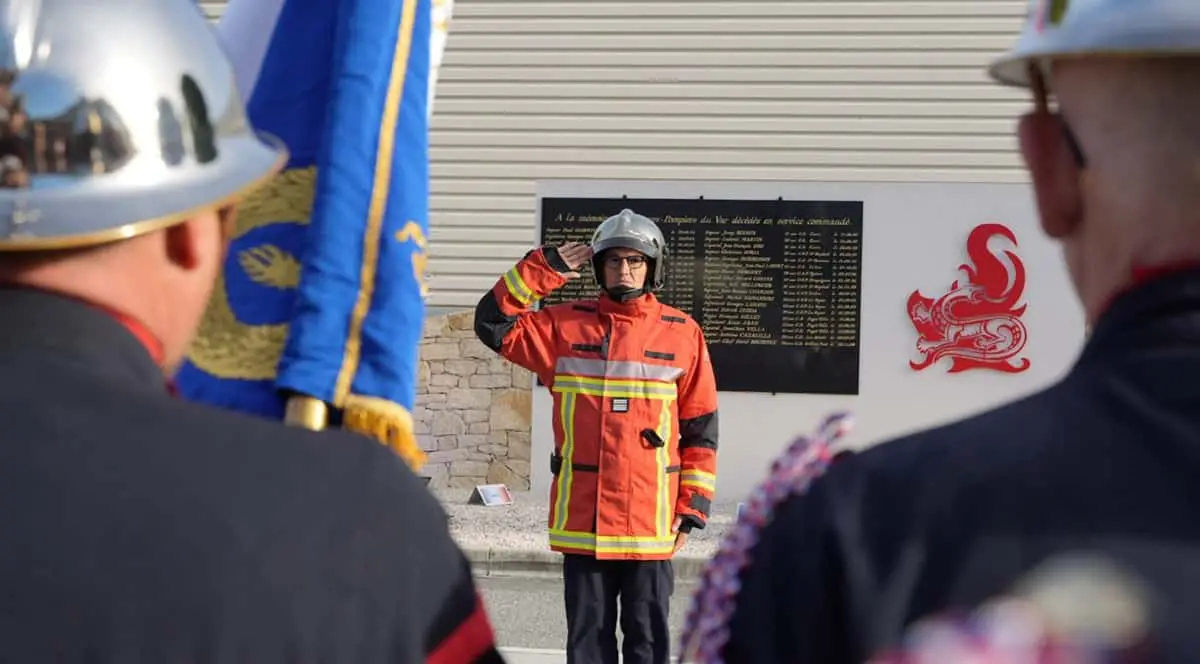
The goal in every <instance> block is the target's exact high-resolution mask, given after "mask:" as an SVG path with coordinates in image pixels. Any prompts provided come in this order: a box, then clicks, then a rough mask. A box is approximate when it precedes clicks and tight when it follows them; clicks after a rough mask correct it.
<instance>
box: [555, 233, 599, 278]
mask: <svg viewBox="0 0 1200 664" xmlns="http://www.w3.org/2000/svg"><path fill="white" fill-rule="evenodd" d="M558 257H559V258H561V259H562V260H563V262H564V263H566V265H567V271H566V272H563V273H562V276H564V277H566V278H567V279H577V278H579V268H581V267H583V266H584V265H587V262H588V259H590V258H591V257H592V248H591V247H589V246H588V245H586V244H584V243H582V242H567V243H564V244H562V245H559V247H558Z"/></svg>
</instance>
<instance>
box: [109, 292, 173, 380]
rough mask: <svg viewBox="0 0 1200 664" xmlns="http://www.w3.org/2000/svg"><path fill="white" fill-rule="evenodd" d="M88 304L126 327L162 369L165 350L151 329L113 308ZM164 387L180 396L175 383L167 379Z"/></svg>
mask: <svg viewBox="0 0 1200 664" xmlns="http://www.w3.org/2000/svg"><path fill="white" fill-rule="evenodd" d="M87 304H88V305H90V306H92V307H94V308H96V309H99V310H100V311H103V312H104V313H106V314H108V315H109V316H111V317H112V318H113V319H114V320H116V321H117V322H118V323H120V324H121V325H122V326H124V327H125V329H126V330H128V331H129V333H130V334H132V335H133V336H134V337H136V338H137V340H138V341H139V342H141V344H142V346H143V347H144V348H145V349H146V352H147V353H150V357H151V358H152V359H153V360H154V363H155V364H157V365H158V366H160V367H161V366H163V364H164V361H165V356H166V353H165V351H164V350H163V344H162V341H161V340H160V339H159V338H158V337H157V336H155V334H154V333H153V332H151V331H150V328H148V327H146V326H145V325H144V324H142V322H141V321H139V320H138V319H136V318H134V317H133V316H130V315H129V314H126V313H124V312H121V311H117V310H116V309H113V308H112V307H106V306H104V305H101V304H96V303H95V302H88V303H87ZM164 385H165V386H166V388H167V393H168V394H170V395H171V396H173V397H174V396H179V391H178V390H177V389H176V387H175V381H173V380H171V379H169V378H166V379H164Z"/></svg>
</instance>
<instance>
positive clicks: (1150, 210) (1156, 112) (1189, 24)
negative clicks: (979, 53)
mask: <svg viewBox="0 0 1200 664" xmlns="http://www.w3.org/2000/svg"><path fill="white" fill-rule="evenodd" d="M989 72H990V74H991V76H992V77H993V78H994V79H996V80H997V81H999V82H1001V83H1004V84H1006V85H1013V86H1018V87H1023V88H1027V89H1028V90H1029V91H1030V92H1031V93H1032V97H1033V99H1034V101H1035V105H1034V110H1033V111H1032V112H1030V113H1028V114H1026V115H1025V116H1023V117H1022V118H1021V123H1020V129H1019V137H1020V143H1021V154H1022V156H1023V157H1024V158H1025V163H1026V165H1027V166H1028V169H1029V172H1030V176H1031V179H1032V181H1033V188H1034V193H1035V196H1036V200H1037V205H1038V212H1039V216H1040V217H1041V222H1042V227H1043V229H1044V230H1045V231H1046V233H1047V235H1049V236H1050V237H1052V238H1054V239H1056V240H1058V241H1059V242H1060V243H1061V244H1062V246H1063V250H1064V254H1065V255H1066V259H1067V265H1068V268H1069V270H1070V273H1071V277H1072V279H1073V281H1074V282H1075V286H1076V289H1077V290H1078V292H1079V295H1080V299H1081V300H1082V302H1083V305H1084V308H1085V309H1086V310H1087V313H1088V317H1089V321H1093V322H1094V321H1095V319H1096V317H1097V316H1098V315H1099V313H1100V312H1101V311H1103V309H1105V308H1106V306H1107V303H1108V302H1109V301H1110V300H1111V298H1112V297H1113V296H1114V295H1115V294H1116V293H1117V292H1119V291H1121V290H1123V289H1125V288H1127V287H1128V286H1130V285H1131V284H1132V283H1133V281H1134V279H1135V274H1136V273H1137V270H1138V268H1159V267H1165V266H1167V265H1177V264H1180V263H1185V262H1194V261H1200V232H1198V231H1200V214H1197V212H1196V210H1198V209H1200V206H1198V204H1200V187H1198V186H1197V185H1198V184H1200V177H1198V176H1200V172H1198V171H1197V164H1198V161H1200V125H1198V124H1197V123H1196V121H1195V118H1196V117H1197V115H1198V113H1197V112H1198V111H1200V3H1197V2H1195V1H1194V0H1140V1H1139V2H1076V3H1067V2H1042V1H1040V0H1030V3H1029V12H1028V14H1027V16H1026V22H1025V25H1024V27H1023V28H1022V31H1021V35H1020V36H1019V37H1018V39H1017V40H1016V42H1015V43H1014V45H1013V47H1012V49H1011V50H1009V51H1008V52H1007V53H1005V54H1004V55H1002V56H1000V57H999V58H997V59H996V60H995V61H993V62H992V64H991V66H990V68H989ZM1051 99H1055V100H1057V102H1058V108H1057V109H1055V108H1053V106H1052V105H1051V104H1050V103H1049V100H1051Z"/></svg>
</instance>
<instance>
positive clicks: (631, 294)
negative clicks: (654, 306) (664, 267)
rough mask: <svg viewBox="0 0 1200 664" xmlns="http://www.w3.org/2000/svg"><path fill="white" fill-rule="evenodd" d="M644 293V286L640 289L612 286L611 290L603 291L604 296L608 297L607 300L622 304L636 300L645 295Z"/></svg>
mask: <svg viewBox="0 0 1200 664" xmlns="http://www.w3.org/2000/svg"><path fill="white" fill-rule="evenodd" d="M646 292H647V291H646V287H645V286H643V287H641V288H630V287H629V286H613V287H612V288H605V289H604V294H605V295H607V296H608V297H609V299H611V300H613V301H614V302H622V303H624V302H629V301H630V300H636V299H637V298H639V297H641V296H642V295H645V294H646Z"/></svg>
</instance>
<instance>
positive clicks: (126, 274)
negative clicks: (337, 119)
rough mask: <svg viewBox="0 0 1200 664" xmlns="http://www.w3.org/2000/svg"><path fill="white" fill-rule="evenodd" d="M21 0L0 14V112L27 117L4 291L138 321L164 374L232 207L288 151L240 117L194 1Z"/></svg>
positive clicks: (0, 201) (0, 205) (221, 55)
mask: <svg viewBox="0 0 1200 664" xmlns="http://www.w3.org/2000/svg"><path fill="white" fill-rule="evenodd" d="M18 4H20V5H22V8H21V11H10V12H0V111H5V112H7V113H8V115H9V116H12V115H13V114H19V115H20V116H21V118H22V121H21V122H20V123H18V124H17V125H15V126H13V127H10V128H9V129H11V130H12V132H13V136H6V137H5V140H2V141H0V162H3V165H4V170H5V177H4V178H3V180H2V181H0V282H4V283H7V284H9V285H19V286H21V285H23V286H27V287H34V288H40V289H45V290H52V291H57V292H60V293H63V294H66V295H71V296H75V297H77V298H79V299H83V300H88V301H90V302H92V303H93V304H96V305H99V306H101V307H106V308H110V309H115V310H117V311H118V312H120V313H121V314H122V315H125V316H129V317H133V318H135V319H137V320H138V322H140V323H141V324H142V325H143V326H144V327H146V328H148V331H149V332H151V333H153V334H155V335H156V336H158V337H159V338H160V339H159V340H160V341H161V342H162V345H163V346H164V351H165V352H164V355H165V363H166V364H167V365H168V366H167V367H164V368H167V369H168V370H169V369H170V368H171V367H172V366H174V365H175V364H176V363H178V362H179V361H180V359H181V358H182V355H183V353H184V350H185V349H186V346H187V345H188V343H189V342H190V338H191V336H192V334H193V332H194V329H195V328H196V326H197V325H198V323H199V320H200V317H201V316H202V314H203V311H204V307H205V304H206V301H207V299H208V297H209V295H210V292H211V289H212V287H213V282H214V280H215V278H216V276H217V275H218V273H219V271H220V268H221V265H222V262H223V260H224V252H225V245H226V241H227V238H228V237H229V236H231V235H232V231H233V229H232V223H233V213H232V209H231V208H232V206H233V204H234V203H235V202H236V201H237V200H239V199H240V198H242V197H243V196H244V195H246V194H247V193H249V192H250V191H251V190H252V189H254V188H256V187H258V186H259V185H261V184H262V183H264V182H265V181H266V180H267V179H268V178H269V177H270V176H271V175H272V174H274V173H275V172H277V171H278V170H279V169H280V168H281V167H282V166H283V165H284V163H285V161H286V159H287V152H286V150H284V149H281V148H280V147H279V146H278V145H272V144H270V143H268V142H267V141H264V140H263V139H262V138H261V137H259V136H258V135H256V133H255V131H254V129H253V127H252V126H251V125H250V123H249V122H248V121H247V118H246V115H245V109H244V108H243V106H242V105H241V102H240V96H239V95H238V93H237V90H236V81H235V77H234V74H233V68H232V66H231V63H230V62H229V61H228V58H227V57H226V54H225V50H224V49H223V47H222V45H221V44H220V42H219V40H218V38H217V35H216V34H215V33H214V32H213V30H212V27H211V26H210V25H209V24H208V22H207V20H206V19H205V18H204V16H203V14H202V13H201V12H199V11H197V9H196V6H195V3H194V2H192V0H156V1H155V2H144V1H142V0H108V1H107V2H104V3H97V2H93V1H91V0H40V1H39V2H36V3H18ZM130 34H141V35H153V36H154V38H153V39H129V38H128V35H130ZM114 62H115V63H122V64H121V67H120V71H119V73H114V72H115V70H114V69H113V65H112V63H114ZM130 81H137V82H138V83H137V84H136V85H130V84H129V82H130ZM9 174H12V175H14V177H11V178H10V177H8V175H9Z"/></svg>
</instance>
